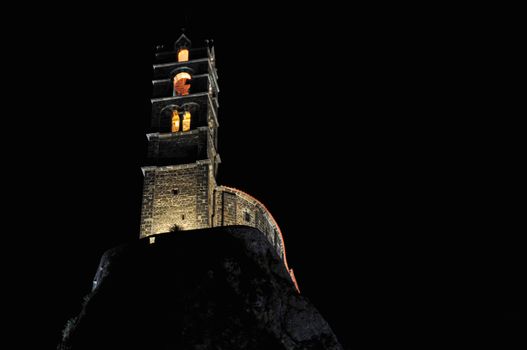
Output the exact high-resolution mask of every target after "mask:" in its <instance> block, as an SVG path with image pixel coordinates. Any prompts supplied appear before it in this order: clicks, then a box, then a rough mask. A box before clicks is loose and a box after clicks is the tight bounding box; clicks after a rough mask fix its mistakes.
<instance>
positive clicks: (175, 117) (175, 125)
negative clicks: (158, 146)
mask: <svg viewBox="0 0 527 350" xmlns="http://www.w3.org/2000/svg"><path fill="white" fill-rule="evenodd" d="M179 125H180V119H179V114H178V112H177V110H174V111H172V129H171V130H172V132H178V131H179Z"/></svg>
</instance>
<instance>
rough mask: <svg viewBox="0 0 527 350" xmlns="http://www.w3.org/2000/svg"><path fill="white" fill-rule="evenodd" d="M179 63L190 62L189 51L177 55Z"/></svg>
mask: <svg viewBox="0 0 527 350" xmlns="http://www.w3.org/2000/svg"><path fill="white" fill-rule="evenodd" d="M177 61H178V62H186V61H188V49H181V50H179V51H178V53H177Z"/></svg>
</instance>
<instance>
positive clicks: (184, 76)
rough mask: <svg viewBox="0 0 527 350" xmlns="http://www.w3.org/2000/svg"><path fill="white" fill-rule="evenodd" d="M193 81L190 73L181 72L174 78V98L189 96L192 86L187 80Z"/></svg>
mask: <svg viewBox="0 0 527 350" xmlns="http://www.w3.org/2000/svg"><path fill="white" fill-rule="evenodd" d="M190 79H192V77H191V76H190V74H189V73H187V72H181V73H178V74H176V76H175V77H174V96H185V95H188V94H189V89H190V84H187V80H190Z"/></svg>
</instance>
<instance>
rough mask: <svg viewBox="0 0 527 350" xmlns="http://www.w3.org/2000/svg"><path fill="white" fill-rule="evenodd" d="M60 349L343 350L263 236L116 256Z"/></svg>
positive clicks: (200, 238)
mask: <svg viewBox="0 0 527 350" xmlns="http://www.w3.org/2000/svg"><path fill="white" fill-rule="evenodd" d="M59 349H61V350H66V349H67V350H81V349H91V350H93V349H149V350H154V349H202V350H206V349H262V350H263V349H265V350H270V349H341V346H340V345H339V343H338V341H337V339H336V337H335V335H334V334H333V332H332V331H331V329H330V327H329V325H328V324H327V322H326V321H325V320H324V319H323V317H322V316H321V315H320V314H319V313H318V311H317V310H316V309H315V307H314V306H313V305H312V304H311V303H310V302H309V300H308V299H307V298H306V297H304V296H303V295H301V294H299V293H298V292H297V290H296V289H295V286H294V284H293V283H292V281H291V278H290V276H289V274H288V271H287V270H286V268H285V266H284V264H283V262H282V260H281V259H280V258H279V257H278V256H277V255H276V253H275V250H274V249H273V247H272V246H271V245H270V244H269V242H268V240H267V239H266V238H265V237H264V235H263V234H262V233H261V232H260V231H258V230H257V229H254V228H250V227H244V226H230V227H218V228H211V229H204V230H195V231H182V232H176V233H170V234H164V235H158V236H156V239H155V243H153V244H149V239H148V238H146V239H143V240H139V241H137V242H134V243H132V244H128V245H124V246H120V247H117V248H114V249H111V250H109V251H107V252H106V253H105V254H104V255H103V257H102V259H101V263H100V266H99V269H98V271H97V274H96V278H95V281H94V289H93V291H92V293H91V294H90V295H89V296H88V297H87V298H86V302H85V303H84V305H83V308H82V311H81V313H80V314H79V316H77V317H76V318H75V319H73V320H71V321H70V322H69V323H68V325H67V327H66V329H65V332H64V339H63V343H62V344H61V345H59Z"/></svg>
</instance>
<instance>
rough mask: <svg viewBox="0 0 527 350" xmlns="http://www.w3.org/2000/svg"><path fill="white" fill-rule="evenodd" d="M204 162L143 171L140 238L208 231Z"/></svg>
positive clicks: (207, 194) (207, 173) (151, 168)
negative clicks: (174, 230) (190, 231)
mask: <svg viewBox="0 0 527 350" xmlns="http://www.w3.org/2000/svg"><path fill="white" fill-rule="evenodd" d="M209 167H210V164H209V162H208V161H205V162H196V163H193V164H186V165H179V166H166V167H147V168H144V171H145V181H144V188H143V205H142V215H141V237H145V236H149V235H152V234H157V233H163V232H168V231H170V230H171V229H172V228H173V227H174V225H177V227H178V228H179V229H181V230H190V229H198V228H206V227H210V216H211V212H210V206H209V197H210V196H209V193H210V189H209V188H210V187H209V184H208V182H209Z"/></svg>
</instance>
